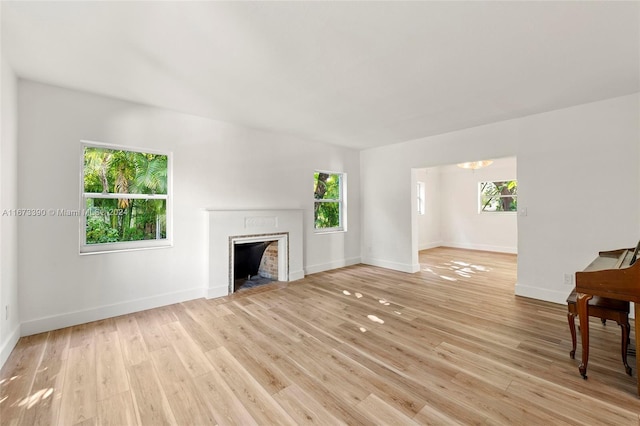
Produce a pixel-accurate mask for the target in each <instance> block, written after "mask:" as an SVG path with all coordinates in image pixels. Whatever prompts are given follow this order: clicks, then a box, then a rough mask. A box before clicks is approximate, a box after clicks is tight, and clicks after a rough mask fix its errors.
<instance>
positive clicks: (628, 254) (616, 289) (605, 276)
mask: <svg viewBox="0 0 640 426" xmlns="http://www.w3.org/2000/svg"><path fill="white" fill-rule="evenodd" d="M639 248H640V242H638V244H637V245H636V247H635V249H632V248H630V249H619V250H612V251H604V252H600V253H599V255H598V257H596V258H595V259H594V260H593V261H592V262H591V263H590V264H589V266H587V268H585V269H584V270H583V271H580V272H576V293H577V298H576V303H577V308H578V317H579V319H580V336H581V338H582V362H581V363H580V367H579V370H580V374H581V375H582V377H583V378H585V379H586V378H587V364H588V363H589V308H590V306H589V303H588V302H589V300H591V299H592V298H593V297H595V296H600V297H606V298H609V299H616V300H623V301H627V302H634V309H635V311H634V312H635V330H636V339H635V342H636V354H640V339H638V337H637V333H638V330H640V262H636V258H637V255H638V249H639ZM636 371H640V356H638V355H636ZM637 386H638V388H637V390H638V395H640V380H639V381H638V385H637Z"/></svg>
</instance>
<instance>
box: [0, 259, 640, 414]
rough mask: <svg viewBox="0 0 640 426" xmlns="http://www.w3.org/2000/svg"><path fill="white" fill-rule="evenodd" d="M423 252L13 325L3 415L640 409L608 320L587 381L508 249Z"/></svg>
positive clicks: (2, 384)
mask: <svg viewBox="0 0 640 426" xmlns="http://www.w3.org/2000/svg"><path fill="white" fill-rule="evenodd" d="M420 263H421V269H422V270H421V271H420V272H418V273H416V274H404V273H400V272H394V271H389V270H385V269H381V268H375V267H370V266H364V265H356V266H351V267H347V268H343V269H339V270H334V271H329V272H324V273H318V274H313V275H310V276H308V277H306V278H305V279H303V280H300V281H296V282H292V283H274V284H268V285H266V286H263V287H258V288H254V289H249V290H246V291H244V292H239V293H236V294H235V295H231V296H229V297H224V298H219V299H214V300H205V299H199V300H193V301H189V302H185V303H181V304H176V305H171V306H166V307H162V308H158V309H153V310H149V311H144V312H138V313H135V314H131V315H126V316H122V317H118V318H111V319H107V320H103V321H98V322H95V323H90V324H83V325H79V326H75V327H70V328H66V329H62V330H56V331H52V332H49V333H43V334H39V335H34V336H29V337H24V338H21V339H20V341H19V342H18V345H17V347H16V348H15V349H14V351H13V353H12V354H11V356H10V358H9V360H8V361H7V363H6V364H5V366H4V367H3V369H2V370H1V371H0V424H2V425H65V426H66V425H98V424H99V425H162V424H177V425H209V424H220V425H232V424H240V425H271V424H285V425H286V424H290V425H294V424H296V425H297V424H318V425H339V424H353V425H371V424H382V425H387V424H388V425H396V424H399V425H410V424H435V425H443V424H444V425H450V424H451V425H455V424H464V425H467V424H482V425H500V424H504V425H515V424H518V425H523V424H526V425H542V424H544V425H549V424H553V425H561V424H572V425H575V424H584V425H595V424H610V425H631V424H633V425H637V424H639V423H640V418H639V413H640V399H638V397H637V396H636V377H637V372H636V371H634V372H633V377H629V376H627V375H626V374H625V372H624V367H623V365H622V362H621V360H620V359H619V356H620V354H619V344H620V343H619V342H620V330H619V328H618V327H617V325H616V324H607V325H606V326H602V324H600V322H599V321H598V320H597V319H594V320H592V326H591V333H592V335H591V357H590V360H589V378H588V380H583V379H582V378H581V377H580V374H579V372H578V361H577V360H572V359H570V358H569V351H570V349H571V337H570V334H569V328H568V325H567V317H566V306H563V305H556V304H551V303H546V302H540V301H535V300H531V299H526V298H519V297H515V296H514V295H513V288H514V284H515V281H516V256H514V255H508V254H497V253H487V252H477V251H467V250H457V249H448V248H437V249H431V250H425V251H423V252H421V253H420ZM569 290H570V289H567V293H568V292H569ZM633 336H634V334H632V337H633ZM579 353H580V349H579V345H578V354H577V356H576V358H579ZM629 364H630V365H635V361H634V360H630V361H629Z"/></svg>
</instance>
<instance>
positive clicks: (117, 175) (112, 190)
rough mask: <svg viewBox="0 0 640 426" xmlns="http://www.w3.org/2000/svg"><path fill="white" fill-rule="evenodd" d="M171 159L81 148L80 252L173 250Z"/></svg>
mask: <svg viewBox="0 0 640 426" xmlns="http://www.w3.org/2000/svg"><path fill="white" fill-rule="evenodd" d="M170 172H171V156H170V154H168V153H161V152H155V151H151V150H138V149H133V148H126V147H120V146H115V145H105V144H99V143H95V142H83V143H82V182H81V194H80V198H81V212H82V214H80V215H79V216H80V219H81V224H80V226H81V228H80V252H81V253H98V252H108V251H117V250H132V249H142V248H157V247H167V246H170V245H171V173H170Z"/></svg>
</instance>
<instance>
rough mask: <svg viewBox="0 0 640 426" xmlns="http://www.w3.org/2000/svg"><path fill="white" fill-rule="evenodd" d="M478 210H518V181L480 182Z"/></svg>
mask: <svg viewBox="0 0 640 426" xmlns="http://www.w3.org/2000/svg"><path fill="white" fill-rule="evenodd" d="M478 188H479V191H478V192H479V197H478V198H479V204H480V208H479V211H480V212H515V211H517V210H518V181H516V180H502V181H493V182H480V183H479V185H478Z"/></svg>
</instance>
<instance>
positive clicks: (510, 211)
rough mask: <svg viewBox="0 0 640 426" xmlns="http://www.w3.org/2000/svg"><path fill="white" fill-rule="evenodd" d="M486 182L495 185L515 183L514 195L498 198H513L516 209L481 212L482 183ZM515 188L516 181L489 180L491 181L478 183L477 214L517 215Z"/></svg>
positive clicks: (485, 181)
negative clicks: (498, 183) (497, 183)
mask: <svg viewBox="0 0 640 426" xmlns="http://www.w3.org/2000/svg"><path fill="white" fill-rule="evenodd" d="M487 182H491V183H493V184H494V185H495V183H496V182H515V183H516V193H515V194H510V195H502V194H501V195H500V196H499V197H498V198H513V199H514V200H516V209H515V210H483V209H482V205H483V204H482V184H483V183H487ZM517 187H518V179H517V178H516V179H491V180H482V181H480V182H478V214H485V213H486V214H517V213H518V207H517V205H518V204H517V200H518V193H517Z"/></svg>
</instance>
